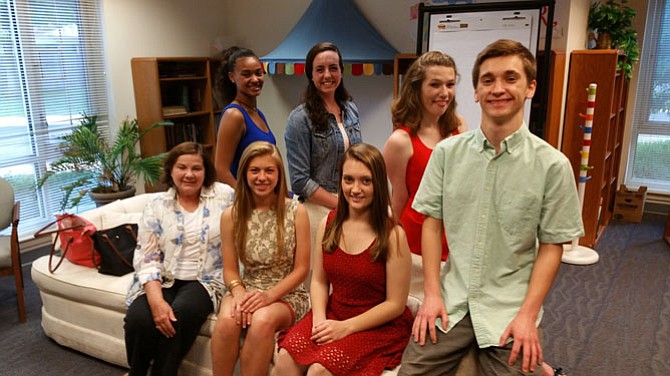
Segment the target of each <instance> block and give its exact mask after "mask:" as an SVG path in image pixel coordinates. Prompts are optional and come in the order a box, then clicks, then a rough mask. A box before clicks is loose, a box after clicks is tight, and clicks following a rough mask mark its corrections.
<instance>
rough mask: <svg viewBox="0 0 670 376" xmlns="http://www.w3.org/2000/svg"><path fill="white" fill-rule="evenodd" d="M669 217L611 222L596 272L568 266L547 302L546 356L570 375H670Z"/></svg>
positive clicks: (558, 279)
mask: <svg viewBox="0 0 670 376" xmlns="http://www.w3.org/2000/svg"><path fill="white" fill-rule="evenodd" d="M664 224H665V218H664V217H663V216H659V215H647V214H645V217H644V220H643V223H641V224H634V223H623V222H612V223H611V224H610V226H608V228H607V230H606V231H605V233H604V234H603V238H602V239H601V240H600V241H599V243H598V246H597V248H596V250H597V251H598V253H599V255H600V262H598V263H597V264H595V265H591V266H573V265H566V264H563V265H562V266H561V270H560V272H559V275H558V277H557V280H556V283H555V284H554V286H553V289H552V291H551V293H550V295H549V297H548V299H547V301H546V304H545V310H546V315H545V319H544V321H543V322H544V328H545V334H546V336H545V342H544V343H545V348H544V352H545V354H546V358H547V360H548V361H550V363H551V364H557V365H561V366H563V367H564V368H566V369H567V371H568V374H569V375H574V376H581V375H602V376H606V375H640V376H647V375H658V376H666V375H670V339H669V338H668V337H669V335H670V328H669V326H670V246H669V245H668V244H667V243H665V241H663V240H662V233H663V228H664Z"/></svg>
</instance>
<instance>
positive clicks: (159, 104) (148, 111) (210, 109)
mask: <svg viewBox="0 0 670 376" xmlns="http://www.w3.org/2000/svg"><path fill="white" fill-rule="evenodd" d="M210 60H211V59H210V58H207V57H178V58H163V57H140V58H133V59H132V60H131V68H132V75H133V89H134V93H135V108H136V111H137V121H138V123H139V125H140V129H145V128H146V127H148V126H150V125H151V124H154V123H156V122H158V121H164V120H169V121H171V122H173V123H174V126H170V127H158V128H155V129H153V130H151V131H150V132H149V133H148V134H146V135H145V136H144V137H143V138H142V139H141V140H140V147H141V152H142V155H143V156H150V155H156V154H160V153H163V152H166V151H169V150H170V149H172V147H174V146H175V145H177V144H179V143H181V142H184V141H195V142H198V143H200V144H202V145H203V146H204V147H205V150H207V151H208V152H210V153H213V149H214V145H215V137H216V135H215V124H214V116H215V112H216V111H218V110H216V109H215V108H214V107H215V105H214V100H213V95H212V85H213V75H214V74H215V72H214V71H213V70H212V69H211V67H210V63H211V61H210ZM146 188H147V191H152V190H156V189H155V188H152V187H146ZM161 188H164V187H159V188H158V189H161Z"/></svg>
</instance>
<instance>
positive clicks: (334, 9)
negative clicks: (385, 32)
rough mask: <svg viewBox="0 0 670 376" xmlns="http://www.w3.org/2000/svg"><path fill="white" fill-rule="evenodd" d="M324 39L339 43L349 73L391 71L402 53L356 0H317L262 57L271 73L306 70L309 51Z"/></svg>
mask: <svg viewBox="0 0 670 376" xmlns="http://www.w3.org/2000/svg"><path fill="white" fill-rule="evenodd" d="M320 42H331V43H334V44H335V45H337V47H338V48H339V49H340V52H341V53H342V60H343V63H345V65H346V67H345V73H351V74H354V75H360V74H365V75H372V74H391V73H392V66H391V64H392V63H393V57H394V56H395V55H396V54H397V53H398V51H397V50H396V49H395V48H393V47H392V46H391V45H390V44H389V43H388V42H387V41H386V40H385V39H384V38H383V37H382V36H381V35H380V34H379V33H378V32H377V30H375V29H374V28H373V27H372V26H371V25H370V24H369V23H368V21H367V20H366V19H365V17H363V15H362V14H361V12H360V11H359V10H358V8H356V5H354V4H353V2H352V0H313V1H312V3H311V4H310V6H309V7H308V8H307V10H306V11H305V14H303V15H302V17H301V18H300V20H299V21H298V23H297V24H296V25H295V26H294V27H293V29H292V30H291V32H290V33H289V34H288V35H287V36H286V38H284V40H283V41H282V42H281V43H280V44H279V46H277V48H275V49H274V50H273V51H272V52H270V53H269V54H267V55H265V56H263V57H262V58H261V61H262V62H263V63H265V65H266V69H267V71H268V73H270V74H303V73H304V62H305V56H306V55H307V52H308V51H309V49H310V48H312V46H314V45H315V44H317V43H320ZM384 65H387V66H386V67H385V66H384ZM349 71H350V72H349Z"/></svg>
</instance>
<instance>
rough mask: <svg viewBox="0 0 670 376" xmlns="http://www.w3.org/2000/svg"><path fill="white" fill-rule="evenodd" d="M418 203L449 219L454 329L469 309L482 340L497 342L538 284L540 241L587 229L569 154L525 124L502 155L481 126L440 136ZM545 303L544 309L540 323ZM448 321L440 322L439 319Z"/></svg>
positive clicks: (448, 285)
mask: <svg viewBox="0 0 670 376" xmlns="http://www.w3.org/2000/svg"><path fill="white" fill-rule="evenodd" d="M412 207H413V208H414V209H415V210H417V211H418V212H420V213H423V214H426V215H428V216H431V217H433V218H437V219H441V220H442V221H443V223H444V229H445V232H446V234H447V241H448V244H449V250H450V252H449V258H448V260H447V264H446V265H445V267H444V268H443V269H442V275H441V281H442V296H443V298H444V301H445V305H446V308H447V312H448V314H449V324H448V327H447V329H446V331H448V330H450V329H451V328H452V327H453V326H454V325H455V324H457V323H458V322H459V321H460V320H461V319H462V318H463V317H465V315H466V314H467V313H468V312H469V313H470V317H471V319H472V323H473V328H474V331H475V336H476V338H477V343H478V344H479V346H480V347H488V346H497V344H498V341H499V338H500V336H501V335H502V333H503V331H504V330H505V328H506V327H507V325H508V324H509V323H510V322H511V321H512V319H513V318H514V317H515V316H516V314H517V313H518V311H519V308H520V307H521V305H522V303H523V301H524V299H525V296H526V291H527V289H528V285H529V283H530V275H531V272H532V269H533V265H534V263H535V258H536V255H537V241H538V240H539V242H542V243H563V242H568V241H570V240H572V239H574V238H576V237H579V236H582V235H583V226H582V219H581V210H580V206H579V200H578V197H577V190H576V184H575V178H574V175H573V171H572V168H571V165H570V163H569V161H568V159H567V158H566V157H565V156H564V155H563V154H562V153H560V152H559V151H557V150H556V149H554V148H553V147H552V146H551V145H549V144H547V143H546V142H544V141H543V140H541V139H540V138H538V137H536V136H534V135H532V134H531V133H530V131H529V130H528V128H527V127H526V126H525V125H523V126H522V127H521V128H520V129H519V130H517V131H516V132H515V133H513V134H512V135H510V136H509V137H507V138H506V139H505V140H503V142H502V143H501V146H500V151H499V152H498V153H497V154H496V152H495V148H494V147H493V145H491V144H490V143H489V142H488V140H487V139H486V137H485V136H484V134H483V133H482V131H481V129H477V130H474V131H471V132H467V133H465V134H463V135H460V136H458V137H449V138H447V139H445V140H444V141H442V142H440V143H439V144H438V145H437V146H436V147H435V149H434V150H433V154H432V155H431V158H430V161H429V162H428V166H427V168H426V172H425V173H424V176H423V179H422V181H421V185H420V186H419V190H418V192H417V194H416V198H415V200H414V204H413V205H412ZM541 317H542V310H540V314H539V315H538V325H539V322H540V320H541ZM438 327H440V326H438Z"/></svg>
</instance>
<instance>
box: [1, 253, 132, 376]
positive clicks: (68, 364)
mask: <svg viewBox="0 0 670 376" xmlns="http://www.w3.org/2000/svg"><path fill="white" fill-rule="evenodd" d="M45 252H46V254H48V250H46V251H45V250H35V251H31V252H28V253H27V254H25V255H24V256H23V260H22V262H23V264H24V265H26V264H28V265H26V266H24V267H23V277H24V284H25V291H24V299H25V303H26V311H27V312H26V316H27V319H28V321H27V322H26V323H25V324H20V323H19V315H18V310H17V308H16V292H15V291H16V290H15V288H14V277H3V278H0V354H2V355H0V359H1V360H0V375H2V376H14V375H15V376H32V375H49V376H50V375H59V376H60V375H63V376H66V375H72V376H75V375H76V376H82V375H86V376H89V375H90V376H121V375H122V374H123V373H124V372H126V371H127V370H126V369H125V368H121V367H118V366H116V365H113V364H110V363H107V362H103V361H101V360H98V359H95V358H92V357H90V356H88V355H84V354H82V353H80V352H78V351H74V350H70V349H69V348H67V347H63V346H60V345H59V344H57V343H56V342H54V341H53V340H51V339H50V338H49V337H47V336H46V335H44V332H43V331H42V326H41V325H40V321H41V319H42V313H41V311H40V310H41V308H42V300H41V299H40V295H39V290H38V289H37V286H35V284H34V283H33V281H32V279H31V278H30V265H29V264H30V262H31V261H32V260H33V259H35V258H36V257H39V256H41V255H43V254H44V253H45Z"/></svg>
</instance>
